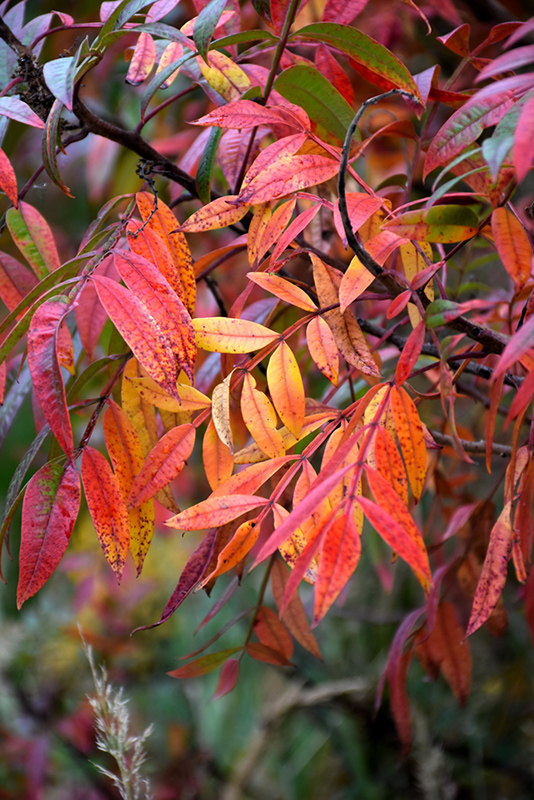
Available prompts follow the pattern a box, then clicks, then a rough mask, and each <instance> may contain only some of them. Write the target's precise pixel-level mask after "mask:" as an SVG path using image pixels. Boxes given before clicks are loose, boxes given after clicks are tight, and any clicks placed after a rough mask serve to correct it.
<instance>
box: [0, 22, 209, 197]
mask: <svg viewBox="0 0 534 800" xmlns="http://www.w3.org/2000/svg"><path fill="white" fill-rule="evenodd" d="M0 39H3V41H4V42H5V43H6V44H7V45H9V47H11V49H12V50H14V51H15V53H16V54H17V55H18V57H19V59H20V58H26V59H30V60H31V63H32V64H33V65H34V70H33V73H34V74H33V75H32V77H33V78H34V80H36V81H37V82H38V83H39V84H40V86H41V87H42V89H43V91H45V92H46V93H47V95H50V90H49V89H48V86H47V85H46V81H45V80H44V77H43V74H42V70H40V69H39V68H38V65H37V64H35V62H34V57H33V53H32V51H31V49H30V48H29V47H26V46H25V45H23V44H22V42H20V41H19V39H18V38H17V37H16V36H15V34H14V33H13V32H12V31H11V30H10V28H9V27H8V26H7V25H6V24H5V22H4V21H3V20H2V19H0ZM25 99H26V100H27V101H28V104H29V105H30V106H31V102H30V98H25ZM34 110H35V109H34ZM73 112H74V114H75V116H76V117H77V118H78V121H79V123H80V127H81V128H82V129H83V130H84V131H85V132H87V133H94V134H96V135H97V136H102V137H103V138H104V139H109V140H110V141H112V142H117V143H118V144H120V145H122V146H123V147H126V148H127V149H128V150H131V151H132V152H133V153H136V154H137V155H138V156H139V157H140V158H143V159H144V160H145V161H149V162H151V165H152V171H153V172H157V173H158V174H160V175H164V176H165V177H166V178H169V179H170V180H172V181H174V182H175V183H179V184H180V185H181V186H183V187H184V188H185V189H187V190H188V191H189V192H190V193H191V194H192V195H193V196H194V197H198V192H197V186H196V181H195V179H194V178H192V177H191V176H190V175H188V174H187V172H184V171H183V170H182V169H180V168H179V167H177V166H176V164H174V163H173V162H172V161H171V160H170V159H168V158H166V157H165V156H163V155H161V153H158V151H157V150H154V148H153V147H152V146H151V145H150V144H149V143H148V142H147V141H146V140H145V139H143V137H142V136H141V135H140V134H139V133H137V132H136V131H127V130H125V129H124V128H120V127H118V126H117V125H113V124H112V123H111V122H106V120H103V119H101V118H100V117H97V116H96V114H93V112H92V111H90V110H89V109H88V108H87V106H86V105H85V104H84V103H82V101H81V100H80V98H79V97H78V96H76V97H75V99H74V104H73Z"/></svg>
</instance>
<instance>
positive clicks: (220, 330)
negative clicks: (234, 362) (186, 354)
mask: <svg viewBox="0 0 534 800" xmlns="http://www.w3.org/2000/svg"><path fill="white" fill-rule="evenodd" d="M193 328H194V331H195V334H196V341H197V346H198V347H200V348H201V349H202V350H209V351H210V352H213V353H250V352H252V351H254V350H261V348H262V347H265V346H266V345H268V344H271V343H272V342H274V341H276V339H279V338H280V335H279V334H278V333H275V332H274V331H271V330H269V328H266V327H265V326H264V325H260V324H259V323H257V322H249V320H246V319H234V318H233V317H205V318H201V317H199V318H198V319H194V320H193Z"/></svg>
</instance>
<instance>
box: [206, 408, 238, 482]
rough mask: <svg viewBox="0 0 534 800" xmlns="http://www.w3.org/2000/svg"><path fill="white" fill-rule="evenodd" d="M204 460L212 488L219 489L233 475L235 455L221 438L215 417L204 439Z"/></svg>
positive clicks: (211, 420)
mask: <svg viewBox="0 0 534 800" xmlns="http://www.w3.org/2000/svg"><path fill="white" fill-rule="evenodd" d="M202 461H203V463H204V472H205V473H206V478H207V479H208V483H209V485H210V488H211V489H212V490H215V489H217V487H218V486H220V485H221V484H223V483H224V482H225V481H226V480H227V479H228V478H230V477H231V475H232V470H233V468H234V457H233V455H232V453H231V451H230V449H229V448H228V447H227V446H226V445H225V444H224V442H223V441H221V439H220V438H219V435H218V434H217V429H216V428H215V425H214V423H213V419H210V421H209V425H208V427H207V428H206V433H205V434H204V439H203V440H202Z"/></svg>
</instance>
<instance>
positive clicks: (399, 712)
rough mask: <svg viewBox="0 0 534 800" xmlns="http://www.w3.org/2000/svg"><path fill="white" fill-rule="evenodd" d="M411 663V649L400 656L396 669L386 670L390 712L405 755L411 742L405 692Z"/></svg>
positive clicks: (408, 711)
mask: <svg viewBox="0 0 534 800" xmlns="http://www.w3.org/2000/svg"><path fill="white" fill-rule="evenodd" d="M411 661H412V649H411V647H410V648H409V649H408V650H406V652H405V653H403V654H402V655H401V657H400V658H399V660H398V663H397V664H396V668H395V669H393V668H389V669H388V683H389V696H390V702H391V712H392V714H393V719H394V720H395V725H396V727H397V733H398V734H399V739H400V740H401V742H402V750H403V753H404V754H406V753H407V751H408V750H409V748H410V744H411V741H412V726H411V721H410V700H409V698H408V692H407V691H406V679H407V676H408V669H409V667H410V663H411Z"/></svg>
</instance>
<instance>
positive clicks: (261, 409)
mask: <svg viewBox="0 0 534 800" xmlns="http://www.w3.org/2000/svg"><path fill="white" fill-rule="evenodd" d="M255 384H256V381H255V380H254V378H253V377H252V376H251V375H250V374H249V373H247V374H246V375H245V378H244V380H243V389H242V392H241V414H242V415H243V421H244V423H245V425H246V427H247V430H248V432H249V433H250V435H251V436H252V438H253V439H254V441H255V442H256V444H257V445H258V447H259V448H260V449H261V450H263V452H264V453H265V454H266V455H267V456H269V458H277V457H278V456H283V455H285V448H284V440H283V439H282V436H281V435H280V433H279V432H278V431H277V430H276V414H275V411H274V408H273V406H272V403H271V401H270V400H269V398H268V397H267V395H265V394H264V393H263V392H260V391H258V390H257V389H255V388H254V387H255Z"/></svg>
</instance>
